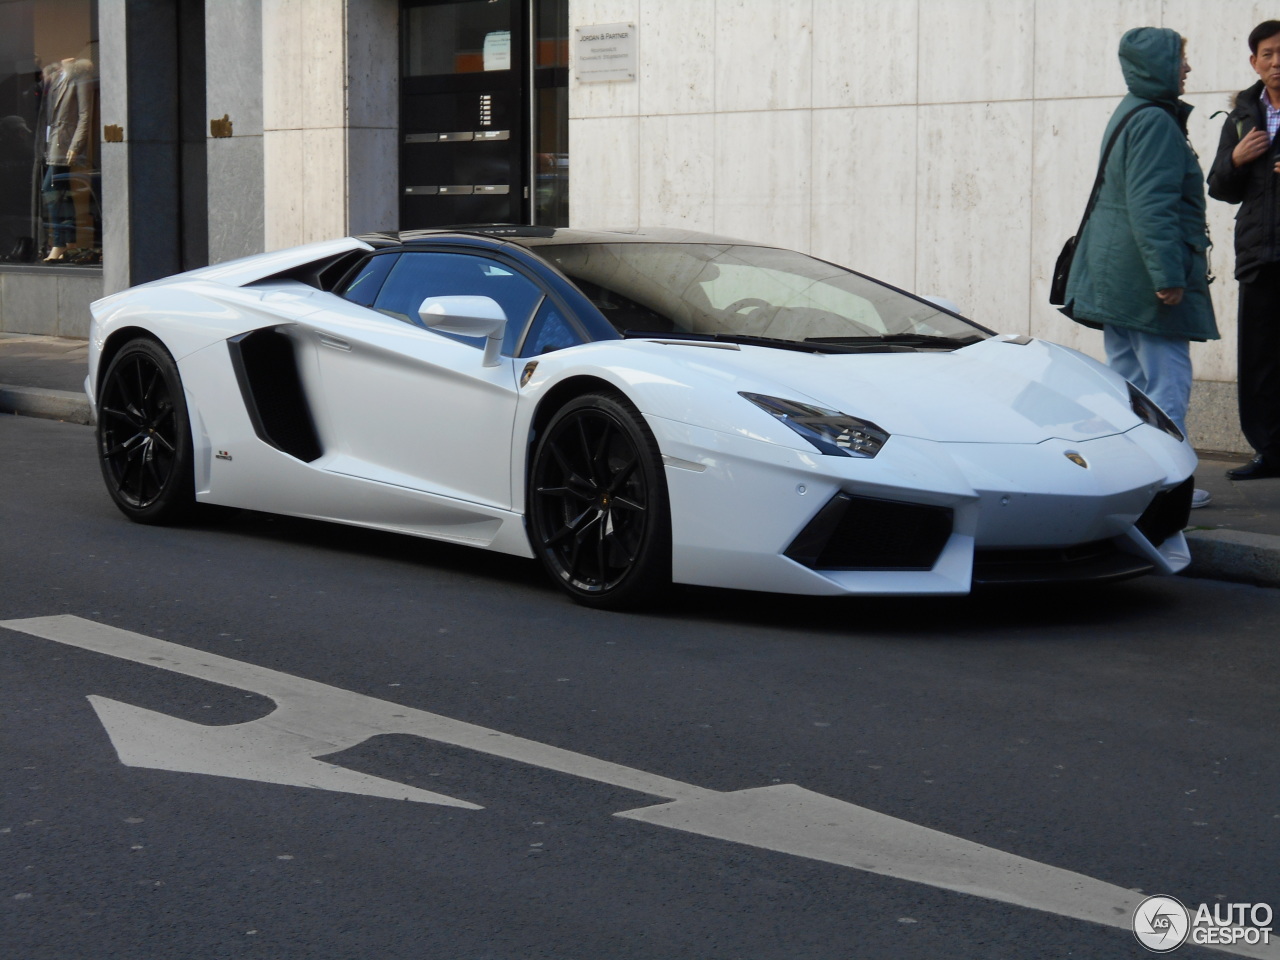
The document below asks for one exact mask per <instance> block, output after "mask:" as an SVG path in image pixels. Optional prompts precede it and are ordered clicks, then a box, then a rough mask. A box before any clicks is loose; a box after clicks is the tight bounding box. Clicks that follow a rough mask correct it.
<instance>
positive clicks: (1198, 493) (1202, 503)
mask: <svg viewBox="0 0 1280 960" xmlns="http://www.w3.org/2000/svg"><path fill="white" fill-rule="evenodd" d="M1211 503H1213V495H1212V494H1211V493H1209V491H1208V490H1193V491H1192V492H1191V509H1192V510H1196V509H1199V508H1200V507H1207V506H1208V505H1209V504H1211Z"/></svg>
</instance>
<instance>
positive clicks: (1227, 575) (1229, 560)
mask: <svg viewBox="0 0 1280 960" xmlns="http://www.w3.org/2000/svg"><path fill="white" fill-rule="evenodd" d="M0 412H3V413H18V414H23V415H25V416H28V417H44V418H46V419H49V420H65V421H67V422H68V423H83V424H92V423H93V411H92V410H91V409H90V407H89V398H88V397H86V396H85V395H84V394H83V393H78V392H75V391H71V390H45V389H43V388H40V387H16V386H10V385H9V384H4V383H0ZM1186 538H1187V543H1188V544H1189V545H1190V547H1191V565H1190V566H1189V567H1187V569H1185V570H1184V571H1182V575H1183V576H1187V577H1198V578H1201V579H1205V580H1227V581H1230V582H1233V583H1248V584H1253V585H1255V586H1259V587H1280V537H1277V536H1272V535H1270V534H1265V533H1248V532H1246V531H1243V530H1188V531H1187V532H1186Z"/></svg>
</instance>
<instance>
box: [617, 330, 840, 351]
mask: <svg viewBox="0 0 1280 960" xmlns="http://www.w3.org/2000/svg"><path fill="white" fill-rule="evenodd" d="M622 335H623V337H625V338H626V339H628V340H633V339H653V340H691V341H693V342H695V343H739V344H742V345H743V346H751V347H777V348H778V349H779V350H799V351H800V352H801V353H846V352H851V351H853V350H857V349H858V347H857V345H855V344H843V343H821V342H819V341H808V340H784V339H783V338H781V337H761V336H757V335H755V334H750V333H691V332H689V331H687V330H623V331H622ZM833 348H834V349H833Z"/></svg>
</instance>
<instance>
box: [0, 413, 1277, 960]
mask: <svg viewBox="0 0 1280 960" xmlns="http://www.w3.org/2000/svg"><path fill="white" fill-rule="evenodd" d="M0 451H2V452H3V456H0V620H5V621H16V620H25V619H27V618H45V617H51V616H59V615H61V616H67V615H70V616H74V617H76V618H80V620H78V621H75V622H76V623H79V622H80V621H89V622H91V623H92V624H100V625H106V626H108V627H113V628H119V629H122V630H125V631H130V632H132V633H134V634H139V635H142V636H145V637H151V638H157V639H159V640H162V641H167V642H168V643H170V644H176V645H179V646H180V647H182V648H187V649H188V650H195V651H199V652H201V653H202V654H204V655H206V656H203V657H202V656H201V655H200V654H196V655H189V656H186V657H185V658H184V657H179V658H178V659H179V660H185V661H189V664H192V665H194V666H191V667H190V669H192V670H197V669H203V667H201V666H200V665H201V664H204V665H205V666H209V665H210V664H213V665H214V666H216V665H218V664H223V665H226V664H231V666H229V667H227V669H229V670H230V671H231V673H232V674H234V675H235V676H239V673H237V672H236V669H237V668H236V667H235V664H242V665H244V664H247V665H251V666H250V667H245V675H246V676H247V675H248V674H249V673H250V672H252V670H253V668H255V667H256V668H267V669H268V670H270V671H275V672H276V673H275V674H273V676H275V677H277V678H279V677H280V676H281V675H284V677H285V678H286V679H284V680H281V681H280V682H282V683H285V685H286V686H288V685H289V684H292V683H294V680H291V679H288V678H296V682H297V684H299V685H300V686H299V687H298V689H299V691H302V692H299V693H298V698H299V702H301V700H302V699H303V698H304V694H305V695H306V696H311V698H312V699H311V705H312V706H314V707H315V708H316V711H317V712H318V714H324V715H328V714H329V713H334V714H336V713H337V712H340V710H341V709H343V708H341V707H340V705H339V701H340V700H341V696H340V695H339V694H338V693H329V692H326V691H331V690H332V691H340V692H342V691H345V692H346V693H348V694H357V695H360V696H361V697H362V698H364V699H363V700H361V701H360V702H361V703H365V704H368V703H372V702H373V701H375V700H376V701H378V702H379V703H380V704H385V705H388V706H387V707H386V708H385V710H384V712H385V713H386V714H387V715H388V716H390V715H397V716H398V715H404V714H405V711H408V712H409V713H412V712H413V711H421V712H429V713H431V714H434V715H438V716H439V717H443V718H448V719H449V720H451V721H461V722H463V723H466V724H471V725H474V726H475V727H478V728H483V729H482V732H481V733H480V734H479V736H481V737H495V736H496V735H497V734H508V735H512V736H514V737H519V738H524V740H525V741H531V742H533V743H535V744H542V745H548V746H550V747H555V748H559V749H560V750H561V751H571V752H572V753H573V754H574V755H576V756H580V757H585V758H594V759H595V760H598V761H609V762H611V764H613V765H616V766H617V767H618V768H620V769H625V770H631V771H643V772H644V773H645V774H646V775H652V776H656V777H659V778H667V779H668V780H670V781H672V782H675V783H678V784H684V785H688V786H689V788H690V789H691V790H693V791H699V790H700V791H702V792H703V794H705V793H707V792H725V793H729V792H733V791H748V790H752V789H755V788H762V787H770V786H771V785H783V784H795V785H798V786H799V787H803V788H805V790H807V791H813V792H816V793H818V794H822V795H824V796H825V797H830V798H835V799H836V800H838V801H843V802H844V803H845V804H848V805H856V806H857V807H860V808H866V809H868V810H871V811H878V812H879V813H881V814H887V815H889V816H892V817H895V818H899V819H900V820H902V821H907V822H908V823H909V824H917V825H920V826H923V827H927V828H930V829H932V830H933V831H940V832H941V833H942V834H946V835H949V836H953V837H958V838H963V839H964V840H967V841H972V842H974V843H976V844H981V845H982V846H983V847H988V848H992V849H994V850H997V851H1004V852H1007V853H1010V854H1015V855H1017V856H1019V857H1022V858H1027V859H1029V860H1032V861H1036V862H1037V863H1042V864H1048V865H1051V866H1052V867H1057V868H1061V869H1064V870H1069V871H1073V872H1076V873H1079V874H1083V875H1085V876H1087V877H1091V878H1095V879H1097V880H1100V881H1104V882H1105V883H1108V884H1112V885H1115V886H1117V887H1120V888H1125V889H1130V890H1140V891H1143V892H1144V893H1148V894H1152V893H1162V894H1167V895H1171V896H1175V897H1178V898H1179V899H1181V900H1182V901H1183V902H1184V903H1189V904H1193V905H1194V904H1197V903H1200V902H1207V903H1209V904H1213V903H1223V902H1268V903H1270V904H1271V905H1273V906H1274V907H1276V908H1277V909H1278V910H1280V881H1278V880H1277V876H1278V874H1277V869H1276V852H1277V850H1280V842H1278V841H1280V762H1278V760H1277V757H1278V755H1280V751H1278V749H1277V746H1278V745H1277V729H1280V725H1278V723H1277V721H1278V720H1280V669H1278V668H1280V653H1278V652H1277V651H1278V647H1277V642H1276V636H1277V631H1276V626H1275V624H1276V620H1277V618H1278V617H1280V591H1274V590H1266V589H1259V588H1254V587H1247V586H1240V585H1233V584H1223V583H1216V582H1211V581H1196V580H1188V579H1183V578H1172V579H1146V580H1141V581H1133V582H1129V583H1126V584H1120V585H1116V586H1113V587H1110V588H1106V589H1094V590H1062V591H1050V592H1045V591H1038V592H1034V593H1026V592H1019V593H998V594H991V595H987V596H980V597H973V598H957V599H944V600H921V599H899V600H842V601H839V602H835V601H814V600H807V599H795V598H784V597H774V596H767V595H760V594H738V593H733V592H727V591H723V592H722V591H707V590H688V591H681V592H678V593H677V594H676V595H675V596H674V597H673V599H672V600H671V601H670V602H669V603H668V604H667V605H665V606H664V607H662V608H659V609H655V610H653V611H650V612H647V613H645V614H634V615H619V614H606V613H599V612H594V611H590V610H585V609H582V608H579V607H577V606H574V605H573V604H571V603H569V602H568V601H567V600H564V599H562V598H561V596H560V595H559V594H558V593H557V592H556V591H555V590H554V589H552V588H551V586H550V585H549V584H547V583H545V582H544V580H543V579H542V575H541V573H540V571H538V570H537V568H536V567H535V566H534V565H533V564H532V562H527V561H520V560H515V559H510V558H504V557H499V556H494V555H489V554H485V553H482V552H478V551H471V550H467V549H465V548H457V547H452V546H446V545H439V544H433V543H429V542H425V541H417V540H413V539H409V538H400V537H392V536H387V535H381V534H375V533H369V532H366V531H360V530H353V529H346V528H339V527H334V526H326V525H322V524H317V523H311V522H302V521H295V520H289V519H282V518H272V517H267V516H264V515H261V514H256V513H250V512H238V513H230V512H220V513H217V514H215V515H213V516H211V517H207V518H204V519H202V520H201V521H200V522H198V523H197V524H195V525H192V526H189V527H186V528H182V529H159V528H145V527H140V526H136V525H133V524H130V523H128V522H127V521H126V520H124V518H123V517H122V516H120V514H119V513H118V512H117V511H116V510H115V508H114V507H113V506H112V505H111V503H110V502H109V500H108V499H107V497H106V495H105V493H104V492H103V491H102V489H101V482H100V479H99V477H98V474H97V469H96V465H95V462H94V455H93V443H92V432H91V430H90V429H89V428H87V427H80V426H75V425H71V424H65V423H57V422H53V421H44V420H34V419H26V418H21V417H4V418H0ZM60 623H61V621H60ZM93 629H97V628H93ZM117 636H118V635H115V634H111V635H110V637H117ZM113 643H117V640H116V639H112V640H110V643H109V644H108V648H107V649H108V650H109V652H107V653H101V652H90V651H88V650H86V649H82V648H80V647H76V646H74V645H69V644H68V643H66V642H55V641H52V640H49V639H40V638H38V637H35V636H32V635H31V634H30V633H28V632H24V631H22V630H15V629H12V628H10V629H0V704H3V707H4V709H3V725H2V727H0V729H2V730H3V735H2V736H0V764H3V767H2V769H3V770H4V771H5V776H4V777H3V782H2V784H0V944H3V947H0V955H3V956H4V957H6V958H13V960H44V958H49V960H53V958H59V960H62V958H69V957H94V956H110V957H112V958H114V960H131V958H138V960H142V958H154V957H160V956H164V957H182V958H200V960H204V958H215V957H216V958H223V957H234V958H239V957H247V958H258V957H261V958H272V960H282V958H290V960H292V958H347V957H350V958H378V960H394V958H406V960H408V958H413V960H423V958H429V960H436V958H439V960H533V958H556V960H579V958H580V960H611V958H641V960H685V958H687V960H721V958H725V960H728V958H744V960H772V958H786V960H800V958H820V960H827V958H833V960H834V958H894V960H903V958H916V957H920V958H933V957H946V958H969V957H972V958H984V960H989V958H1004V957H1008V958H1018V960H1028V958H1040V957H1045V958H1048V957H1054V958H1058V957H1089V958H1113V957H1114V958H1121V957H1123V958H1130V957H1141V956H1149V955H1150V954H1148V953H1146V952H1145V951H1144V950H1143V949H1142V948H1141V947H1140V946H1138V944H1137V943H1136V942H1135V940H1134V938H1133V936H1132V934H1131V933H1129V932H1127V931H1126V930H1123V929H1120V928H1119V927H1116V926H1104V925H1100V924H1096V923H1090V922H1086V921H1082V920H1078V919H1072V918H1071V917H1069V916H1063V915H1060V914H1058V913H1055V912H1052V911H1045V910H1039V909H1028V908H1026V907H1021V906H1014V905H1010V904H1009V903H1004V902H999V901H998V900H994V899H989V898H987V897H985V896H975V895H969V894H965V893H957V892H954V891H953V890H950V889H944V888H943V887H942V886H941V885H939V884H937V883H934V882H932V881H926V882H914V881H911V880H905V879H900V878H897V877H892V876H883V875H879V874H876V873H870V872H866V871H865V870H863V869H858V868H856V867H851V866H848V865H843V864H839V863H829V862H824V861H822V860H820V859H814V858H812V857H808V856H797V855H793V854H790V853H784V852H779V851H778V850H777V849H773V848H770V847H769V845H768V843H767V842H765V838H763V834H760V836H759V838H758V837H757V832H752V833H751V836H750V837H749V838H747V841H748V842H729V841H726V840H722V839H718V838H716V837H714V836H708V835H704V834H700V833H697V832H688V831H686V830H682V829H671V828H670V827H668V826H664V825H661V824H655V823H646V822H640V821H638V820H634V819H629V818H623V817H618V816H616V814H618V813H621V812H625V811H632V810H636V809H639V808H648V807H652V806H655V805H658V804H662V803H665V802H667V800H664V799H663V798H662V797H661V796H659V795H655V794H653V793H646V792H645V791H644V790H636V789H631V788H627V787H624V786H619V785H618V784H617V783H611V782H606V781H607V777H605V778H600V777H596V778H593V777H591V776H587V775H583V770H584V769H585V768H582V769H579V768H576V767H575V768H573V769H571V770H569V771H565V770H557V769H554V764H550V763H542V762H541V761H531V760H529V759H528V757H527V756H526V757H523V758H522V759H510V758H504V757H502V756H499V755H496V754H494V753H491V752H485V751H483V750H477V749H470V748H468V747H465V746H458V745H449V744H447V743H443V742H440V741H439V740H430V739H423V738H422V737H421V736H416V735H409V734H405V733H396V732H392V733H379V734H378V735H376V736H371V737H369V738H368V739H365V740H363V741H362V742H359V743H357V744H355V745H353V746H350V747H348V748H346V749H344V750H342V751H341V752H339V753H337V754H334V755H330V756H327V757H325V760H326V761H328V762H330V763H333V764H335V765H338V766H341V767H342V768H344V769H345V770H348V771H357V772H359V773H363V774H367V775H370V776H371V777H374V778H381V780H385V781H393V782H395V783H399V784H404V785H406V786H408V787H411V788H417V789H419V790H423V791H431V792H432V793H434V794H439V795H443V796H445V797H448V798H453V799H454V800H459V801H463V802H465V803H466V804H468V805H469V806H468V807H461V806H446V805H440V804H436V803H420V802H406V801H403V800H392V799H384V798H381V797H375V796H368V795H364V794H361V793H358V792H348V791H340V790H322V789H311V788H307V787H302V786H296V785H291V784H289V783H264V782H260V781H258V780H250V779H238V778H235V777H229V776H211V775H206V774H200V773H188V772H179V771H175V770H173V769H152V768H147V767H144V766H126V765H124V764H122V763H121V762H120V760H119V759H118V757H117V752H116V748H117V747H118V746H119V743H117V742H116V741H115V740H113V736H111V735H109V734H108V731H107V729H106V728H105V727H104V720H103V719H100V713H99V711H98V705H99V704H101V703H102V700H100V699H99V700H94V701H90V700H89V699H87V698H88V697H90V696H94V697H96V698H106V699H107V700H111V701H115V702H117V703H120V704H127V705H129V706H131V707H135V708H142V709H144V710H148V711H154V712H156V713H159V714H164V715H168V716H169V717H174V718H179V719H181V720H186V721H189V722H191V723H198V724H210V725H211V724H235V723H247V722H249V721H256V720H260V719H261V718H264V717H267V716H268V715H270V714H271V712H272V710H273V709H274V708H275V706H276V705H275V704H273V703H272V702H271V700H269V699H268V698H267V697H265V696H263V695H262V694H261V693H258V692H253V689H252V687H250V686H244V685H240V686H238V685H237V682H221V683H215V682H211V681H210V680H208V679H200V678H198V677H197V676H192V675H183V674H182V673H180V672H175V670H174V669H172V668H171V667H168V666H165V662H164V661H163V658H160V659H158V658H157V657H156V656H152V655H148V654H147V653H145V652H144V653H142V654H139V658H138V659H137V660H135V661H130V660H128V659H126V658H125V657H124V652H125V649H126V647H127V646H128V642H126V641H125V640H119V641H118V644H117V646H114V647H113V646H111V644H113ZM164 649H165V650H166V651H169V650H172V648H164ZM209 654H212V655H216V656H214V657H210V656H207V655H209ZM209 668H210V669H212V667H209ZM308 681H310V682H312V684H311V685H310V686H307V682H308ZM319 685H324V687H323V689H322V688H321V687H320V686H319ZM290 696H292V694H290ZM286 699H287V698H286ZM378 709H379V710H382V709H383V708H382V707H379V708H378ZM121 729H123V728H121ZM486 731H487V732H486ZM305 733H306V731H305V730H304V731H302V734H299V736H301V735H303V734H305ZM504 742H505V741H504ZM517 747H518V748H519V749H526V748H524V747H521V746H519V744H517ZM137 749H138V750H139V752H141V753H146V752H147V751H148V750H153V749H155V745H154V744H148V743H143V744H142V745H141V746H138V748H137ZM513 749H516V748H513ZM699 795H700V796H701V795H702V794H699ZM668 799H669V798H668ZM473 807H479V808H482V809H473ZM753 823H754V821H753ZM810 826H814V825H813V824H810ZM816 826H821V825H816ZM753 830H754V827H753ZM928 867H929V864H927V863H926V865H925V868H924V869H925V870H926V872H928ZM1175 955H1176V956H1178V957H1190V958H1208V957H1222V956H1226V955H1227V954H1224V953H1219V952H1210V951H1207V950H1204V949H1202V948H1195V947H1192V946H1190V945H1188V946H1186V947H1183V948H1181V949H1180V950H1178V951H1177V953H1176V954H1175Z"/></svg>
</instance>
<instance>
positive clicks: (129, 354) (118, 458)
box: [97, 338, 195, 524]
mask: <svg viewBox="0 0 1280 960" xmlns="http://www.w3.org/2000/svg"><path fill="white" fill-rule="evenodd" d="M97 437H98V459H99V463H100V465H101V467H102V478H103V480H104V481H105V482H106V485H107V492H108V493H109V494H110V495H111V499H112V500H113V501H115V504H116V506H117V507H119V508H120V511H121V512H122V513H123V514H124V515H125V516H126V517H128V518H129V519H130V520H134V521H136V522H138V523H150V524H167V523H176V522H178V521H180V520H183V519H185V518H186V517H187V516H189V515H190V513H191V510H192V508H193V507H194V506H195V475H194V469H193V455H192V449H191V427H190V424H189V422H188V420H187V403H186V398H185V396H184V394H183V391H182V380H181V378H180V377H179V376H178V367H177V365H176V364H175V363H174V362H173V358H172V357H170V356H169V354H168V352H167V351H166V350H165V349H164V347H162V346H161V345H160V344H158V343H157V342H155V341H154V340H150V339H146V338H139V339H136V340H131V341H129V342H128V343H126V344H125V345H124V346H123V347H122V348H121V349H120V352H119V353H117V354H116V355H115V357H114V358H113V359H112V361H111V364H110V365H109V366H108V367H107V372H106V373H105V374H104V375H103V377H102V383H101V384H100V385H99V388H98V427H97Z"/></svg>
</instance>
